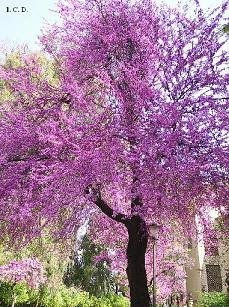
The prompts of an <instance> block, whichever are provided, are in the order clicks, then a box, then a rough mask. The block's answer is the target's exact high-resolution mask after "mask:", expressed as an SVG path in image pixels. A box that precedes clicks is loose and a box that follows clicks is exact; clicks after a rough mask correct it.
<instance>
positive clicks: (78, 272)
mask: <svg viewBox="0 0 229 307" xmlns="http://www.w3.org/2000/svg"><path fill="white" fill-rule="evenodd" d="M102 250H103V249H102V248H101V247H100V246H98V245H96V244H94V243H93V242H92V241H91V240H90V239H89V238H88V237H87V236H86V235H85V236H84V237H83V239H82V241H81V243H80V245H79V247H78V248H77V250H76V252H75V254H74V255H73V257H72V261H71V262H70V263H69V265H68V268H67V271H66V272H65V274H64V283H65V284H66V285H67V286H75V287H78V288H81V289H82V290H84V291H86V292H89V293H90V294H93V295H95V296H99V295H104V294H107V293H109V292H110V291H112V290H114V277H113V276H112V273H111V271H110V267H109V259H101V260H100V261H96V259H95V258H96V256H98V255H99V254H100V253H101V251H102Z"/></svg>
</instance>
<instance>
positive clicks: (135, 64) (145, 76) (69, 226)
mask: <svg viewBox="0 0 229 307" xmlns="http://www.w3.org/2000/svg"><path fill="white" fill-rule="evenodd" d="M195 3H196V7H195V11H194V12H193V14H187V7H184V8H182V7H179V8H177V9H170V8H168V7H166V6H162V7H160V6H156V4H155V3H154V2H153V1H127V0H123V1H119V0H117V1H116V0H115V1H111V0H103V1H96V0H92V1H86V2H83V1H78V0H69V1H68V0H67V1H60V3H59V6H58V11H59V14H60V18H61V22H62V26H61V27H59V26H57V25H53V26H52V27H50V29H47V31H46V32H45V34H44V35H43V36H42V37H41V42H42V43H43V46H44V48H45V50H46V51H47V52H48V53H49V55H50V56H52V57H53V58H54V59H58V62H57V65H58V82H57V83H55V82H54V84H52V83H50V82H47V80H45V78H42V77H41V76H42V67H41V65H40V64H39V63H38V62H37V61H34V59H33V57H32V58H31V57H30V56H28V61H27V65H25V66H22V67H11V66H10V67H8V66H7V67H4V66H3V67H1V69H0V77H1V79H2V81H3V82H6V83H7V86H9V87H10V89H11V91H12V97H13V99H12V100H11V101H9V102H8V103H9V105H7V108H6V107H5V106H3V107H2V108H1V117H0V144H1V145H0V146H1V151H0V153H1V156H0V163H1V168H0V172H1V177H0V178H1V179H0V216H1V221H0V227H1V236H2V237H4V236H10V237H11V238H13V241H14V243H25V242H28V241H29V240H32V239H34V238H37V237H39V236H40V235H41V233H42V231H43V229H44V227H45V226H47V225H52V227H51V228H52V230H53V234H54V235H55V236H56V237H64V236H65V237H68V236H71V235H72V234H73V233H75V230H76V229H77V228H79V227H80V226H81V225H82V224H83V223H84V222H85V221H87V220H88V218H89V217H90V219H91V223H90V232H91V237H93V239H94V240H97V242H100V244H105V243H106V244H107V245H109V247H110V248H112V249H113V250H115V252H114V255H113V260H114V262H115V263H116V268H117V269H119V270H123V266H125V265H126V262H128V276H129V277H131V283H130V296H131V299H132V300H134V299H136V298H138V299H140V297H141V303H142V305H143V306H149V295H148V291H147V277H146V266H145V254H146V253H147V255H149V253H148V252H147V242H148V239H149V233H148V226H149V224H151V223H152V222H154V223H157V224H161V225H162V227H161V236H160V239H159V241H158V246H159V247H160V249H159V248H158V250H159V251H160V254H161V255H159V257H161V258H162V256H163V253H164V248H165V247H166V246H167V245H168V244H169V243H168V242H169V236H170V234H171V233H172V232H173V231H174V227H175V228H176V229H178V228H179V229H178V231H179V234H180V235H181V236H183V241H185V238H189V237H191V236H192V237H195V235H196V225H195V223H194V221H195V218H196V216H198V220H199V224H201V223H202V229H203V231H205V232H207V230H208V229H209V228H210V227H211V226H212V223H211V220H210V219H209V211H210V209H211V208H215V209H216V210H218V211H221V209H222V204H224V205H225V208H226V207H227V205H228V202H227V199H228V140H227V137H228V133H229V132H228V124H227V100H228V97H227V86H228V82H227V81H228V80H227V79H228V75H227V72H226V65H227V62H228V56H227V54H226V52H225V50H223V48H224V46H225V42H226V36H225V35H220V34H219V31H218V29H219V25H220V23H221V20H222V18H223V15H224V13H225V11H226V9H227V3H226V2H223V4H222V6H220V7H219V8H218V9H216V10H214V12H212V14H210V15H208V16H206V15H205V14H204V12H203V10H201V8H200V6H199V4H198V1H195ZM38 76H39V78H38V80H39V82H38V81H37V77H38ZM40 77H41V78H40ZM9 106H10V107H9ZM174 221H176V223H177V224H178V225H179V226H177V225H175V226H174V224H175V223H174ZM184 246H185V245H184ZM126 255H127V257H126ZM146 258H147V257H146ZM148 260H149V261H148ZM148 260H147V263H149V262H150V258H148ZM137 262H139V263H137ZM149 267H150V266H149ZM136 268H138V269H137V270H136ZM135 272H138V274H134V273H135ZM139 276H140V282H139ZM132 289H135V291H132ZM136 291H140V292H139V293H140V294H139V293H138V295H136ZM141 293H144V295H143V296H141ZM137 303H139V304H140V301H139V302H136V301H135V304H137Z"/></svg>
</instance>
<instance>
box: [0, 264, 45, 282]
mask: <svg viewBox="0 0 229 307" xmlns="http://www.w3.org/2000/svg"><path fill="white" fill-rule="evenodd" d="M0 281H3V282H9V283H12V284H16V283H21V282H25V283H27V284H28V285H29V286H30V287H32V288H38V287H39V286H40V285H41V284H42V283H44V282H45V276H44V269H43V266H42V264H41V263H40V262H39V261H38V260H37V259H32V258H27V259H23V260H20V261H17V260H12V261H11V262H9V263H8V264H5V265H1V266H0Z"/></svg>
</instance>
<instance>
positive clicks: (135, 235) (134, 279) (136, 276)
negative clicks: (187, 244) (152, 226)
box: [126, 215, 151, 307]
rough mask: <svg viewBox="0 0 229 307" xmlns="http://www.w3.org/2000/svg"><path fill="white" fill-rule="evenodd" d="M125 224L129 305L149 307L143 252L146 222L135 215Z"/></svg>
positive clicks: (145, 245) (144, 250)
mask: <svg viewBox="0 0 229 307" xmlns="http://www.w3.org/2000/svg"><path fill="white" fill-rule="evenodd" d="M126 226H127V230H128V234H129V242H128V247H127V260H128V265H127V276H128V281H129V288H130V301H131V307H150V306H151V303H150V296H149V292H148V287H147V277H146V270H145V253H146V248H147V241H148V232H147V228H146V224H145V222H144V220H143V219H142V218H140V217H139V216H136V215H135V216H133V217H132V218H131V220H130V221H129V222H128V224H127V225H126Z"/></svg>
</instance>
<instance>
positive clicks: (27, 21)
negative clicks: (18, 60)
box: [0, 0, 221, 50]
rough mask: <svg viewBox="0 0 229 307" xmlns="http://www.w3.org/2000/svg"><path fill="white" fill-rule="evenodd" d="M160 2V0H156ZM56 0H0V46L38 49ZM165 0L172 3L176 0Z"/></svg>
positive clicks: (209, 3) (206, 2)
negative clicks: (41, 33) (39, 36)
mask: <svg viewBox="0 0 229 307" xmlns="http://www.w3.org/2000/svg"><path fill="white" fill-rule="evenodd" d="M157 1H158V2H160V0H157ZM57 2H58V0H0V46H5V47H6V46H12V47H14V46H16V45H18V44H23V43H26V44H28V46H29V47H30V48H31V49H32V50H36V49H39V43H38V39H37V36H38V35H39V33H40V30H41V28H42V27H43V26H44V25H45V23H47V22H48V23H53V22H55V20H57V19H58V16H57V14H56V13H54V12H53V11H52V10H55V5H56V3H57ZM166 2H168V3H170V4H172V5H174V4H175V3H176V0H167V1H166ZM200 3H201V5H202V6H203V8H207V7H212V8H213V7H215V6H216V5H217V4H220V3H221V0H200ZM15 6H17V7H26V9H27V10H28V11H27V12H24V13H22V12H19V13H13V12H6V8H7V7H9V8H10V9H11V8H12V7H15Z"/></svg>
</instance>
